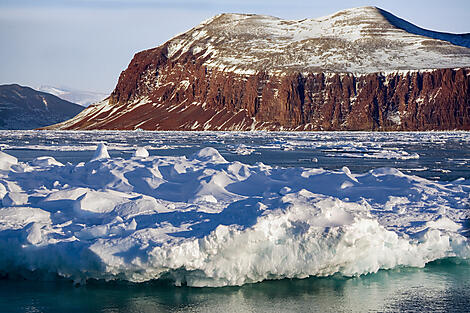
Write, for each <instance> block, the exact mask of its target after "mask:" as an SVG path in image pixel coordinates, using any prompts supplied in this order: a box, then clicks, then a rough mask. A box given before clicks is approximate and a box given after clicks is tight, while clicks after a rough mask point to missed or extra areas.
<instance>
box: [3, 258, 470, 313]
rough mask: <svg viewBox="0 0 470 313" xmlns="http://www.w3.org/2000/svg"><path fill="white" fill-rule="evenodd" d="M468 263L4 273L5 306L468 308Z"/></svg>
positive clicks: (291, 309)
mask: <svg viewBox="0 0 470 313" xmlns="http://www.w3.org/2000/svg"><path fill="white" fill-rule="evenodd" d="M469 278H470V266H469V265H468V264H466V265H464V264H455V263H454V260H443V261H439V262H434V263H432V264H429V265H428V266H426V267H425V268H423V269H416V268H402V269H395V270H390V271H380V272H378V273H377V274H373V275H366V276H361V277H357V278H343V277H329V278H309V279H303V280H280V281H266V282H263V283H258V284H250V285H245V286H242V287H224V288H189V287H174V286H171V285H170V284H166V283H165V282H153V283H147V284H141V285H135V284H127V283H103V282H92V283H89V284H87V285H85V286H78V287H74V286H73V285H72V284H71V283H70V282H57V281H55V282H35V281H11V280H3V281H2V280H0V295H1V297H0V311H1V312H12V313H13V312H129V313H137V312H221V311H224V312H398V311H400V312H468V308H470V280H469Z"/></svg>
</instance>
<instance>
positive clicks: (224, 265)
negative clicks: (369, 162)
mask: <svg viewBox="0 0 470 313" xmlns="http://www.w3.org/2000/svg"><path fill="white" fill-rule="evenodd" d="M242 148H243V149H245V147H242ZM0 197H1V200H2V201H1V203H2V207H1V208H0V274H3V275H9V274H12V273H14V274H15V275H24V276H27V275H28V273H31V272H36V273H43V274H44V275H46V276H47V275H48V274H53V275H58V276H62V277H66V278H69V279H71V280H74V281H75V282H86V280H87V279H103V280H114V279H121V280H128V281H132V282H143V281H148V280H153V279H161V278H164V279H170V280H172V281H174V283H175V284H177V285H180V284H187V285H190V286H226V285H242V284H245V283H252V282H259V281H262V280H266V279H282V278H304V277H308V276H326V275H333V274H340V275H345V276H356V275H362V274H368V273H374V272H377V271H378V270H380V269H390V268H394V267H397V266H418V267H422V266H424V265H425V264H426V263H428V262H430V261H433V260H436V259H441V258H448V257H457V258H460V259H462V260H468V259H469V258H470V243H469V240H468V239H467V238H466V237H465V236H464V235H465V234H468V232H467V229H466V227H467V226H465V225H467V224H466V221H468V219H469V210H470V184H469V181H468V180H465V179H460V180H457V181H454V182H436V181H430V180H426V179H424V178H420V177H417V176H411V175H406V174H404V173H402V172H400V171H399V170H397V169H393V168H380V169H374V170H371V171H369V172H366V173H352V172H351V171H350V170H349V168H347V167H343V168H342V169H341V170H338V171H332V170H325V169H322V168H299V167H291V168H283V167H273V166H269V165H266V164H263V163H260V162H259V163H256V164H255V165H247V164H243V163H240V162H237V161H235V162H229V161H227V160H226V159H225V158H224V157H223V156H222V155H221V154H220V153H219V152H218V151H217V150H216V149H214V148H204V149H202V150H200V151H198V152H196V153H194V154H193V155H191V156H189V157H186V156H149V154H148V152H147V150H145V149H144V148H138V149H137V150H136V152H135V154H134V155H133V156H130V157H129V158H120V157H119V158H111V157H110V156H109V154H108V152H107V149H106V145H105V144H100V145H99V146H98V148H97V150H96V152H95V155H94V156H93V157H92V159H91V160H90V161H88V162H81V163H78V164H71V163H67V164H62V163H60V162H57V161H55V160H54V159H53V158H52V157H42V158H39V159H34V160H32V161H30V162H18V161H17V160H16V158H14V157H12V156H10V155H8V154H6V153H3V152H0Z"/></svg>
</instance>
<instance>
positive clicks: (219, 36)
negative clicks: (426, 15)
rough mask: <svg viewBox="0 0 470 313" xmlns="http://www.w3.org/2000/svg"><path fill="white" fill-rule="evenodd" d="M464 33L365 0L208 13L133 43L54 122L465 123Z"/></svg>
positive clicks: (148, 125) (193, 125)
mask: <svg viewBox="0 0 470 313" xmlns="http://www.w3.org/2000/svg"><path fill="white" fill-rule="evenodd" d="M469 37H470V36H469V35H468V34H460V35H458V34H446V33H439V32H433V31H428V30H424V29H421V28H419V27H417V26H415V25H413V24H410V23H408V22H406V21H404V20H402V19H400V18H398V17H395V16H394V15H392V14H390V13H388V12H386V11H384V10H381V9H379V8H375V7H362V8H355V9H349V10H344V11H341V12H338V13H335V14H333V15H330V16H326V17H323V18H318V19H304V20H299V21H289V20H282V19H279V18H275V17H271V16H260V15H251V14H221V15H217V16H215V17H213V18H211V19H209V20H207V21H205V22H203V23H202V24H200V25H198V26H196V27H194V28H193V29H191V30H189V31H187V32H186V33H183V34H181V35H179V36H177V37H175V38H173V39H171V40H169V41H168V42H166V43H165V44H163V45H161V46H159V47H157V48H153V49H149V50H146V51H142V52H139V53H137V54H136V55H135V56H134V58H133V59H132V61H131V63H130V64H129V66H128V68H127V69H126V70H125V71H123V72H122V73H121V76H120V78H119V81H118V84H117V86H116V88H115V89H114V91H113V92H112V94H111V95H110V97H109V98H108V99H106V100H104V101H102V102H100V103H97V104H95V105H92V106H90V107H88V108H87V109H86V110H84V111H83V112H82V113H80V114H79V115H78V116H76V117H75V118H73V119H71V120H69V121H66V122H64V123H61V124H59V125H55V126H53V128H58V129H148V130H446V129H470V48H469V47H470V38H469Z"/></svg>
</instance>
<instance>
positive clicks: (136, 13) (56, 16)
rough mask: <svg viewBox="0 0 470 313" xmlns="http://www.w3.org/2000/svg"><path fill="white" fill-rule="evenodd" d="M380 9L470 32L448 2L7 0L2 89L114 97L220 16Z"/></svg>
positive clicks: (460, 8)
mask: <svg viewBox="0 0 470 313" xmlns="http://www.w3.org/2000/svg"><path fill="white" fill-rule="evenodd" d="M368 5H371V6H377V7H380V8H383V9H385V10H387V11H389V12H390V13H392V14H394V15H396V16H399V17H401V18H403V19H405V20H407V21H409V22H411V23H413V24H415V25H418V26H420V27H422V28H426V29H431V30H436V31H442V32H453V33H468V32H470V18H469V16H468V12H470V4H469V3H468V2H467V1H463V0H458V1H450V3H449V2H447V3H444V2H442V1H437V0H432V1H413V2H411V1H404V0H399V1H394V2H393V3H390V2H388V1H345V0H342V1H328V2H321V3H309V2H307V1H301V0H292V1H290V2H289V3H288V4H286V3H285V1H279V0H274V1H263V0H253V1H248V0H242V1H230V0H224V1H215V0H206V1H185V0H176V1H161V0H155V1H152V0H138V1H130V0H121V1H113V0H95V1H90V0H65V1H58V0H44V1H34V0H19V1H18V0H16V1H13V0H0V39H1V42H2V45H1V48H0V68H2V70H1V71H0V84H9V83H18V84H20V85H26V86H30V87H39V86H41V85H50V86H57V87H67V88H73V89H77V90H86V91H94V92H105V93H109V92H110V91H111V90H112V89H113V88H114V86H115V84H116V83H117V80H118V78H119V74H120V73H121V71H123V70H124V69H125V68H126V67H127V65H128V64H129V62H130V60H131V58H132V56H133V55H134V54H135V53H136V52H138V51H141V50H144V49H148V48H152V47H156V46H158V45H160V44H162V43H164V42H165V41H167V40H168V39H170V38H172V37H174V36H175V35H176V34H178V33H181V32H184V31H186V30H188V29H190V28H192V27H194V26H195V25H197V24H199V23H200V22H201V21H203V20H205V19H207V18H210V17H211V16H214V15H216V14H219V13H224V12H237V13H256V14H265V15H273V16H278V17H280V18H285V19H303V18H317V17H321V16H325V15H328V14H332V13H334V12H336V11H339V10H342V9H347V8H352V7H359V6H368Z"/></svg>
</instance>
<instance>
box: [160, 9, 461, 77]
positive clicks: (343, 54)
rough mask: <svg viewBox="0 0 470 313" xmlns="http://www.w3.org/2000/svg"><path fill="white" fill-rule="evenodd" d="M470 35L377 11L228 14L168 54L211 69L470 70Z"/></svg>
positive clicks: (176, 41)
mask: <svg viewBox="0 0 470 313" xmlns="http://www.w3.org/2000/svg"><path fill="white" fill-rule="evenodd" d="M469 42H470V41H469V40H468V39H467V38H466V37H465V36H464V35H458V34H457V35H456V34H444V33H439V32H433V31H428V30H424V29H420V28H419V27H416V26H414V25H413V24H410V23H408V22H406V21H404V20H401V19H399V18H397V17H395V16H393V15H392V14H390V13H388V12H386V11H383V10H381V9H378V8H376V7H361V8H353V9H348V10H343V11H340V12H337V13H335V14H332V15H329V16H326V17H322V18H316V19H303V20H282V19H279V18H276V17H272V16H263V15H254V14H220V15H217V16H215V17H213V18H212V19H210V20H207V21H205V22H203V23H201V24H200V25H198V26H196V27H194V28H193V29H191V30H189V31H188V32H186V33H184V34H181V35H179V36H177V37H175V38H173V39H171V40H170V41H168V42H167V43H166V45H167V47H168V56H169V57H171V58H174V59H176V58H177V57H179V56H180V55H182V54H183V53H185V52H188V51H191V52H192V53H193V54H201V58H204V64H205V65H206V66H208V67H215V68H218V69H222V70H224V71H230V72H235V73H239V74H249V75H252V74H254V73H256V72H258V71H263V72H273V73H276V72H281V73H282V72H286V71H289V70H292V71H297V72H319V71H322V72H353V73H357V74H367V73H373V72H396V71H400V70H426V69H436V68H459V67H468V66H470V49H469V48H468V47H469V46H470V44H469Z"/></svg>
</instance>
